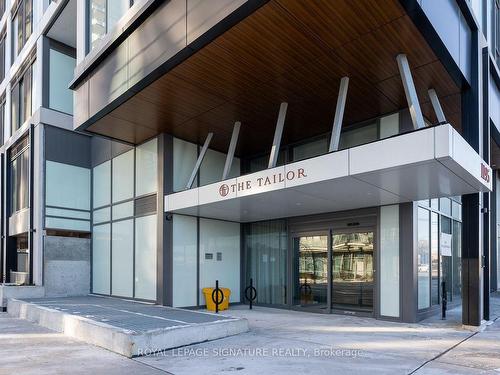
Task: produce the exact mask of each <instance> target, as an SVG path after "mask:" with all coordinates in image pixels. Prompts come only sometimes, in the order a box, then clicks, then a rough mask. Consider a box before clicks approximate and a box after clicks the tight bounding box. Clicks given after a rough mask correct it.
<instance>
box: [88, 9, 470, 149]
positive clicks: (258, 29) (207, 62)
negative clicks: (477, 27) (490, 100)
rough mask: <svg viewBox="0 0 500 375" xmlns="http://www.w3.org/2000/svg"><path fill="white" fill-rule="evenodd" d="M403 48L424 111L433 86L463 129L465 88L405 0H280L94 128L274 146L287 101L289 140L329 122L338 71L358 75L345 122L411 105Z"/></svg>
mask: <svg viewBox="0 0 500 375" xmlns="http://www.w3.org/2000/svg"><path fill="white" fill-rule="evenodd" d="M399 53H405V54H407V56H408V60H409V63H410V66H411V69H412V74H413V78H414V81H415V85H416V88H417V94H418V97H419V100H420V102H421V105H422V110H423V113H424V116H426V117H427V118H428V119H429V120H430V121H431V122H435V121H436V119H435V115H434V113H433V111H432V107H431V105H430V101H429V98H428V95H427V90H428V89H429V88H434V89H435V90H436V92H437V94H438V97H439V98H440V101H441V104H442V107H443V110H444V112H445V115H446V116H447V119H448V120H449V121H450V122H451V123H452V124H453V125H454V126H455V127H456V128H460V89H459V87H457V86H456V84H455V83H454V81H453V80H452V79H451V77H450V76H449V74H448V73H447V72H446V70H445V68H444V67H443V65H442V64H441V62H440V61H439V60H438V59H437V57H436V56H435V55H434V53H433V52H432V50H431V49H430V47H429V46H428V45H427V43H426V42H425V40H424V39H423V37H422V36H421V35H420V33H419V31H418V30H417V28H416V27H415V26H414V25H413V23H412V21H411V20H410V18H409V16H408V15H406V14H405V12H404V10H403V8H402V7H401V5H400V4H399V2H398V1H397V0H336V1H307V2H306V1H301V0H272V1H270V2H269V3H267V4H266V5H264V6H262V7H261V8H259V9H258V10H257V11H256V12H254V13H253V14H251V15H250V16H248V17H247V18H245V19H244V20H243V21H242V22H240V23H238V24H237V25H236V26H234V27H232V28H231V29H229V30H228V31H226V32H225V33H224V34H222V35H221V36H220V37H218V38H216V39H215V40H214V41H213V42H211V43H210V44H208V45H207V46H205V47H204V48H203V49H201V50H200V51H198V52H197V53H195V54H194V55H193V56H191V57H190V58H188V59H187V60H185V61H184V62H183V63H181V64H180V65H178V66H176V67H175V68H174V69H173V70H171V71H170V72H168V73H166V74H165V75H164V76H162V77H161V78H160V79H158V80H157V81H155V82H154V83H152V84H151V85H149V86H148V87H146V88H145V89H143V90H142V91H141V92H139V93H138V94H136V95H135V96H133V97H132V98H130V99H129V100H128V101H126V102H125V103H124V104H122V105H121V106H119V107H118V108H116V109H115V110H113V111H112V112H111V113H110V114H108V115H106V116H105V117H103V118H101V119H100V120H98V121H97V122H96V123H94V124H92V125H91V126H90V127H89V128H88V129H87V130H88V131H91V132H95V133H99V134H103V135H106V136H110V137H112V138H117V139H121V140H124V141H127V142H131V143H140V142H142V141H143V140H145V139H148V138H150V137H152V136H154V135H156V134H158V133H161V132H167V133H170V134H173V135H174V136H177V137H179V138H182V139H185V140H189V141H192V142H197V143H202V142H203V140H204V138H205V137H206V134H207V133H208V132H209V131H213V132H214V133H215V134H214V139H213V141H212V145H211V146H212V147H214V148H215V149H219V150H221V151H226V150H227V147H228V144H229V139H230V136H231V131H232V127H233V124H234V122H235V121H237V120H238V121H241V122H242V128H241V131H240V138H239V143H238V148H237V154H238V155H240V156H241V155H251V154H254V153H259V152H263V151H266V150H268V149H269V147H270V145H271V143H272V137H273V132H274V128H275V124H276V119H277V115H278V110H279V106H280V103H281V102H283V101H286V102H288V103H289V105H288V113H287V116H286V122H285V130H284V134H283V144H286V143H290V142H295V141H298V140H301V139H305V138H307V137H310V136H314V135H317V134H321V133H325V132H328V131H329V130H330V129H331V124H332V121H333V115H334V112H335V103H336V100H337V94H338V89H339V83H340V78H341V77H343V76H346V75H347V76H349V77H350V84H349V91H348V96H347V102H346V107H345V115H344V126H349V125H351V124H353V123H357V122H360V121H364V120H368V119H371V118H374V117H377V116H380V115H382V114H387V113H390V112H393V111H396V110H399V109H403V108H406V107H407V103H406V99H405V96H404V90H403V85H402V83H401V79H400V76H399V72H398V67H397V63H396V56H397V55H398V54H399Z"/></svg>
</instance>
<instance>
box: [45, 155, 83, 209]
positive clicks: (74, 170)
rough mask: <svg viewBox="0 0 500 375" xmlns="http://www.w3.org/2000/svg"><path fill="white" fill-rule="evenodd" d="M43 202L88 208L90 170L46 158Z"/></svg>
mask: <svg viewBox="0 0 500 375" xmlns="http://www.w3.org/2000/svg"><path fill="white" fill-rule="evenodd" d="M45 184H46V185H45V187H46V193H45V202H46V204H47V205H48V206H57V207H67V208H77V209H81V210H89V209H90V170H89V169H87V168H81V167H75V166H74V165H68V164H62V163H56V162H53V161H49V160H47V167H46V180H45Z"/></svg>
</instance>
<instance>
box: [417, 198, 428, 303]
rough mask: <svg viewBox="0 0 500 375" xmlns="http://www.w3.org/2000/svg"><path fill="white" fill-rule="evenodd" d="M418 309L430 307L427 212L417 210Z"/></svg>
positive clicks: (420, 209) (421, 209)
mask: <svg viewBox="0 0 500 375" xmlns="http://www.w3.org/2000/svg"><path fill="white" fill-rule="evenodd" d="M417 278H418V308H419V309H425V308H428V307H429V306H430V295H429V294H430V244H429V211H428V210H426V209H423V208H421V207H419V208H418V244H417Z"/></svg>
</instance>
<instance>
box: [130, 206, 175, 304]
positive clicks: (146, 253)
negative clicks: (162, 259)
mask: <svg viewBox="0 0 500 375" xmlns="http://www.w3.org/2000/svg"><path fill="white" fill-rule="evenodd" d="M163 287H164V288H167V287H168V286H167V285H164V286H163ZM135 297H136V298H142V299H148V300H156V215H150V216H144V217H140V218H137V219H135Z"/></svg>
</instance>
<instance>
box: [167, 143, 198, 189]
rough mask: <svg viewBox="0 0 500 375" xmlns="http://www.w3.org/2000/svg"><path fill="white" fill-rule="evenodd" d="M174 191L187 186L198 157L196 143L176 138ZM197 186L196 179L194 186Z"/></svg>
mask: <svg viewBox="0 0 500 375" xmlns="http://www.w3.org/2000/svg"><path fill="white" fill-rule="evenodd" d="M173 143H174V191H181V190H184V189H185V188H186V185H187V183H188V181H189V177H190V176H191V173H192V172H193V168H194V166H195V164H196V159H197V157H198V156H197V154H198V151H197V146H196V145H195V144H194V143H190V142H186V141H183V140H180V139H177V138H174V142H173ZM196 186H197V181H196V180H195V182H194V184H193V187H196Z"/></svg>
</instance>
